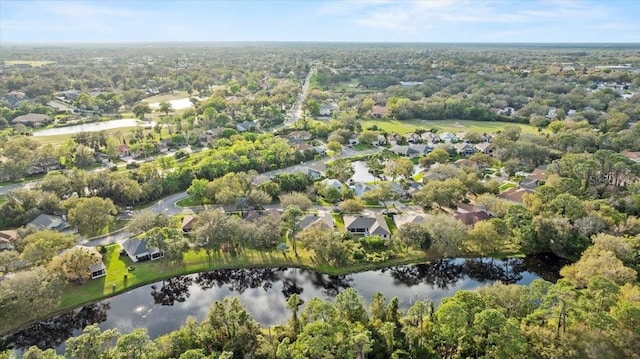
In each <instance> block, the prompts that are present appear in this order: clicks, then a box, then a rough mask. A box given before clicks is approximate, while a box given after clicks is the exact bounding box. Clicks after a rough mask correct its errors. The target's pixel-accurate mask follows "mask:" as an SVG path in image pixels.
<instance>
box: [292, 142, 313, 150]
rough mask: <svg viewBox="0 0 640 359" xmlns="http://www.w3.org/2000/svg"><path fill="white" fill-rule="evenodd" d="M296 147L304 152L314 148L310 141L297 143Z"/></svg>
mask: <svg viewBox="0 0 640 359" xmlns="http://www.w3.org/2000/svg"><path fill="white" fill-rule="evenodd" d="M294 147H295V149H296V151H299V152H304V151H306V150H310V149H312V148H313V146H312V145H311V144H309V143H296V144H295V146H294Z"/></svg>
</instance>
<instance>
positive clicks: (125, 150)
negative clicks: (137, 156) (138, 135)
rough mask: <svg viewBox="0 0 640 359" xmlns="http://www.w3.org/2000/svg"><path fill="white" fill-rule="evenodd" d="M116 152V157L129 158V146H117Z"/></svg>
mask: <svg viewBox="0 0 640 359" xmlns="http://www.w3.org/2000/svg"><path fill="white" fill-rule="evenodd" d="M116 150H117V151H118V157H127V156H131V150H130V149H129V146H127V145H125V144H122V145H119V146H118V147H117V148H116Z"/></svg>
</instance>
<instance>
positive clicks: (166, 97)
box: [142, 91, 197, 103]
mask: <svg viewBox="0 0 640 359" xmlns="http://www.w3.org/2000/svg"><path fill="white" fill-rule="evenodd" d="M193 96H197V95H195V94H194V95H193ZM185 97H189V94H188V93H187V92H186V91H173V92H171V93H163V94H160V95H155V96H151V97H147V98H145V99H144V100H142V102H148V103H153V102H162V101H171V100H179V99H181V98H185Z"/></svg>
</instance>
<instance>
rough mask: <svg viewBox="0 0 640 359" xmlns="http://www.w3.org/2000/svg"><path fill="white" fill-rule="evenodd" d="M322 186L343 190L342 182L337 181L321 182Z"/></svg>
mask: <svg viewBox="0 0 640 359" xmlns="http://www.w3.org/2000/svg"><path fill="white" fill-rule="evenodd" d="M320 184H321V185H322V186H324V187H333V188H335V189H337V190H342V182H340V181H338V180H337V179H333V178H327V179H324V180H322V181H321V182H320Z"/></svg>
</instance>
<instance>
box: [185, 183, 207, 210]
mask: <svg viewBox="0 0 640 359" xmlns="http://www.w3.org/2000/svg"><path fill="white" fill-rule="evenodd" d="M208 184H209V181H207V180H206V179H198V178H196V179H194V180H193V181H191V186H189V188H187V194H188V195H189V196H190V197H191V199H192V200H193V201H194V202H196V203H200V205H201V206H204V200H205V198H207V185H208Z"/></svg>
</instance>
